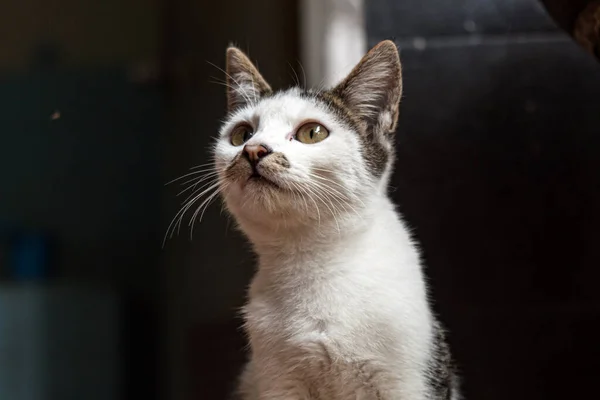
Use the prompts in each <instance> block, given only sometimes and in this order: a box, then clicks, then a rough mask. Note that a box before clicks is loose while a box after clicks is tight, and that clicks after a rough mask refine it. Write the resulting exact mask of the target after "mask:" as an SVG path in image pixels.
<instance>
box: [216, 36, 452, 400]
mask: <svg viewBox="0 0 600 400" xmlns="http://www.w3.org/2000/svg"><path fill="white" fill-rule="evenodd" d="M226 86H227V104H228V116H227V119H226V121H225V122H224V124H223V126H222V129H221V131H220V135H219V137H218V139H217V142H216V144H215V147H214V166H215V172H216V174H217V175H218V184H219V188H220V192H221V196H222V198H223V200H224V204H225V206H226V208H227V210H228V211H229V212H230V213H231V215H233V217H234V220H235V221H236V223H237V226H238V227H239V229H240V230H241V231H242V232H243V233H244V234H245V236H246V237H247V238H248V240H249V241H250V243H251V244H252V246H253V249H254V251H255V253H256V254H257V256H258V269H257V271H256V274H255V276H254V278H253V279H252V282H251V285H250V287H249V289H248V302H247V304H246V305H245V306H244V308H243V316H244V321H245V322H244V328H245V330H246V333H247V335H248V339H249V344H250V346H249V347H250V360H249V362H248V364H247V365H246V366H245V368H244V370H243V372H242V374H241V377H240V380H239V387H238V389H237V391H236V393H235V398H237V399H240V400H288V399H289V400H349V399H364V400H371V399H373V400H375V399H379V400H391V399H394V400H421V399H434V400H442V399H443V400H458V399H459V397H460V394H459V387H458V386H459V385H458V379H457V374H456V372H455V369H454V367H453V365H454V364H453V362H452V358H451V356H450V352H449V349H448V346H447V344H446V341H445V338H444V331H443V329H442V327H441V325H440V324H439V323H438V322H437V320H436V318H435V317H434V315H433V313H432V311H431V309H430V305H429V302H428V298H427V287H426V284H425V281H424V277H423V273H422V267H421V261H420V256H419V253H418V250H417V247H416V245H415V243H414V242H413V240H412V239H411V236H410V235H409V232H408V230H407V228H406V227H405V225H404V223H403V221H402V219H401V217H400V216H399V214H398V212H397V211H396V209H395V206H394V205H393V203H392V201H391V200H390V198H389V197H388V194H387V187H388V181H389V179H390V174H391V173H392V166H393V161H394V134H395V133H394V132H395V129H396V122H397V119H398V110H399V104H400V98H401V95H402V70H401V64H400V59H399V54H398V49H397V47H396V45H395V44H394V43H393V42H391V41H383V42H381V43H379V44H378V45H377V46H375V47H374V48H372V49H371V50H370V51H369V52H368V53H367V54H366V55H365V56H364V57H363V59H362V60H361V61H360V62H359V63H358V64H357V65H356V67H355V68H354V69H353V70H352V71H351V72H350V73H349V75H348V76H347V77H346V78H345V79H344V80H342V82H341V83H339V84H338V85H337V86H335V87H334V88H332V89H329V90H304V89H301V88H299V87H294V88H291V89H288V90H284V91H279V92H275V91H273V90H272V89H271V87H270V86H269V84H268V83H267V82H266V81H265V80H264V78H263V77H262V76H261V74H260V73H259V72H258V70H257V69H256V67H255V66H254V65H253V64H252V62H251V61H250V60H249V59H248V57H247V56H246V55H245V54H244V53H243V52H242V51H241V50H239V49H238V48H236V47H234V46H230V47H229V48H228V49H227V53H226Z"/></svg>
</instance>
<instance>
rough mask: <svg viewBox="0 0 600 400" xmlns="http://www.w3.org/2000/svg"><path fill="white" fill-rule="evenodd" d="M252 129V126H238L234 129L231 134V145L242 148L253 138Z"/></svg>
mask: <svg viewBox="0 0 600 400" xmlns="http://www.w3.org/2000/svg"><path fill="white" fill-rule="evenodd" d="M253 133H254V132H253V131H252V127H251V126H250V125H246V124H243V125H238V126H236V127H235V128H233V131H232V132H231V144H232V145H234V146H241V145H243V144H244V143H246V142H247V141H248V139H250V138H251V137H252V134H253Z"/></svg>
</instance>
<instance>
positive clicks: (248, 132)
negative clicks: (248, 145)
mask: <svg viewBox="0 0 600 400" xmlns="http://www.w3.org/2000/svg"><path fill="white" fill-rule="evenodd" d="M250 136H252V132H250V131H249V130H247V129H246V130H245V131H244V142H247V141H248V139H250Z"/></svg>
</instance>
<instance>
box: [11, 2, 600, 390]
mask: <svg viewBox="0 0 600 400" xmlns="http://www.w3.org/2000/svg"><path fill="white" fill-rule="evenodd" d="M311 1H312V0H308V1H300V0H298V1H278V0H262V1H254V2H249V1H242V0H221V1H200V0H195V1H189V0H169V1H159V0H150V1H141V0H119V1H117V0H105V1H104V2H97V4H96V3H94V2H91V1H79V2H78V1H73V0H51V1H41V0H22V1H21V2H17V1H10V2H3V3H2V5H3V12H2V13H1V15H0V138H1V140H0V399H2V400H59V399H60V400H64V399H77V400H79V399H86V400H96V399H97V400H113V399H114V400H116V399H137V398H144V399H146V400H151V399H169V400H188V399H189V400H191V399H225V398H226V395H227V394H228V392H229V391H230V390H231V389H232V387H233V386H232V385H233V381H234V379H235V377H236V375H237V373H238V371H239V368H240V365H241V363H242V361H243V360H244V346H245V342H244V338H243V334H242V333H241V332H240V329H239V325H240V322H241V321H240V320H239V319H238V316H237V309H238V307H239V306H241V305H242V304H243V301H244V291H245V286H246V284H247V282H248V280H249V279H250V277H251V275H252V270H253V256H252V255H251V253H250V252H249V249H248V246H247V245H246V244H245V242H244V241H243V239H242V238H241V236H240V235H239V234H238V233H237V232H235V230H234V229H233V228H232V224H231V222H229V221H228V218H227V217H226V216H225V215H221V213H220V211H221V210H220V207H219V205H218V204H215V205H213V206H211V207H210V208H209V210H208V211H207V213H206V214H205V216H204V220H203V221H202V223H201V224H196V229H195V231H194V235H193V239H192V240H190V237H189V236H190V235H189V230H187V229H185V227H186V226H187V224H185V225H184V229H182V231H181V232H182V233H181V234H180V235H179V236H175V237H174V238H173V239H171V240H169V241H167V243H166V245H165V247H164V248H162V239H163V235H164V234H165V232H166V230H167V226H168V225H169V222H170V220H171V218H172V217H173V216H174V215H175V214H176V212H177V211H178V210H179V207H180V201H181V200H182V199H181V198H177V197H176V194H177V192H179V190H180V188H179V187H178V185H177V184H175V185H170V186H165V185H164V184H165V183H166V182H168V181H169V180H171V179H173V178H176V177H178V176H180V175H183V174H185V173H186V171H188V169H189V168H190V167H192V166H194V165H198V164H203V163H206V162H208V160H209V159H208V146H209V144H210V140H211V138H212V137H214V136H215V135H216V133H217V131H218V128H219V120H220V119H221V118H223V116H224V114H225V107H224V106H225V94H224V88H223V87H222V86H220V85H218V84H215V83H212V81H214V80H222V79H223V73H222V72H221V71H219V70H218V68H217V67H216V66H218V67H221V68H222V67H224V65H223V61H224V50H225V48H226V46H227V44H228V43H230V42H234V43H236V44H238V45H239V46H240V47H241V48H242V49H244V50H246V51H247V52H248V53H249V54H250V56H251V58H252V59H253V60H256V61H257V63H258V66H259V68H260V70H261V72H262V73H263V75H264V76H265V77H266V78H267V80H269V81H270V82H271V83H272V85H273V86H275V87H278V88H281V87H286V86H288V85H290V84H292V83H293V81H294V80H295V74H294V72H293V71H292V69H294V70H295V71H296V73H298V74H299V75H301V74H302V73H301V71H302V68H301V67H300V63H302V64H307V63H310V62H311V60H307V59H306V54H309V53H310V52H308V53H307V52H303V51H302V49H305V48H306V46H307V43H306V42H303V40H304V39H303V38H305V37H306V29H308V30H311V29H313V25H311V24H314V30H315V31H318V30H320V29H322V28H323V26H322V25H323V24H324V22H323V20H322V19H320V20H315V21H312V20H311V19H310V15H309V17H308V18H307V14H306V13H303V12H302V7H305V6H306V3H310V2H311ZM328 1H329V0H328ZM330 2H332V3H340V2H343V0H331V1H330ZM350 3H353V4H358V3H361V2H360V1H359V2H357V1H356V0H352V1H351V2H350ZM550 3H552V4H550V5H549V6H548V8H547V9H548V10H551V11H552V12H553V14H552V16H550V15H548V13H547V11H546V10H547V9H546V8H545V7H544V6H543V5H542V3H540V2H539V1H537V0H460V1H459V0H369V1H364V2H363V6H362V7H363V13H362V15H363V20H362V21H363V26H364V27H365V28H366V29H365V40H366V44H367V45H368V46H372V45H374V44H376V43H377V42H378V41H379V40H382V39H387V38H394V39H395V40H396V42H397V43H398V45H399V47H400V49H401V57H402V60H403V64H404V79H405V92H404V99H403V106H402V112H401V118H400V123H399V129H398V161H397V166H396V172H395V175H394V178H393V188H392V195H393V198H394V200H395V201H396V202H397V203H398V204H399V206H400V209H401V211H402V212H403V215H404V217H405V219H406V221H407V222H408V224H409V225H410V226H411V227H412V228H413V230H414V234H415V236H416V238H417V239H418V240H419V241H420V243H421V246H422V250H423V253H424V259H425V261H426V263H427V273H428V275H429V277H430V281H431V286H432V291H433V297H434V298H435V300H436V304H435V307H436V310H437V311H438V312H439V313H440V316H441V319H442V320H443V321H444V322H445V324H446V325H447V326H448V328H449V329H450V339H451V342H452V345H453V348H454V352H455V354H456V357H457V359H458V361H459V364H460V366H461V369H462V372H463V376H464V389H465V394H466V396H467V398H468V399H488V400H494V399H498V400H500V399H502V400H504V399H507V398H510V399H515V400H517V399H523V400H525V399H528V400H531V399H570V398H590V396H591V398H594V397H596V396H597V394H596V391H597V389H596V388H597V385H596V379H597V377H598V375H599V374H600V345H599V344H598V342H597V332H598V331H599V329H600V292H599V290H598V288H597V286H598V281H600V250H599V247H598V246H597V243H598V242H599V241H600V161H599V156H600V63H598V61H597V60H596V59H595V58H594V57H593V55H592V54H590V53H589V52H586V51H585V50H584V49H583V48H582V47H580V46H579V45H578V44H577V43H576V42H575V41H574V40H573V39H572V38H571V36H570V35H569V34H568V33H567V32H569V33H570V32H571V31H572V29H573V23H572V21H571V20H570V19H569V18H570V17H568V18H567V17H564V16H565V15H566V14H568V15H571V17H572V16H576V15H577V13H576V12H574V11H569V12H567V13H566V14H565V13H564V12H563V13H562V14H561V10H563V11H564V10H566V9H567V8H568V7H567V6H561V4H559V3H560V2H559V1H558V0H556V1H550ZM564 3H565V4H571V5H572V4H575V3H577V4H580V3H582V2H581V1H577V2H569V1H565V2H564ZM555 10H558V14H554V11H555ZM578 10H579V9H578ZM579 11H580V10H579ZM569 13H570V14H569ZM599 15H600V14H599ZM563 17H564V18H566V19H564V18H563ZM301 18H304V20H302V21H301ZM555 21H558V23H556V22H555ZM325 24H326V21H325ZM558 26H560V28H559V27H558ZM303 29H304V30H303ZM563 29H564V30H563ZM565 30H566V31H565ZM303 32H304V33H303ZM303 57H304V59H303ZM356 61H358V60H356ZM211 63H212V64H215V65H216V66H213V65H211ZM309 75H310V71H309ZM309 80H313V81H314V80H316V81H319V80H320V79H319V77H318V76H314V75H313V76H309ZM186 222H187V221H186Z"/></svg>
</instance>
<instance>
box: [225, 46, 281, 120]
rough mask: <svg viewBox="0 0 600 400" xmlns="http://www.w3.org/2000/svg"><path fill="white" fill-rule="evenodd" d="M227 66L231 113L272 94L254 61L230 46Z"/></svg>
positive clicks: (228, 104) (228, 98)
mask: <svg viewBox="0 0 600 400" xmlns="http://www.w3.org/2000/svg"><path fill="white" fill-rule="evenodd" d="M225 64H226V72H227V76H226V82H227V108H228V110H229V112H232V111H235V110H237V109H238V108H240V107H243V106H245V105H246V104H248V103H253V102H256V101H257V100H258V99H260V98H261V97H262V96H265V95H267V94H270V93H272V90H271V87H270V86H269V84H268V83H267V82H266V81H265V80H264V78H263V77H262V76H261V75H260V73H259V72H258V70H257V69H256V67H255V66H254V64H252V61H250V59H249V58H248V57H247V56H246V55H245V54H244V53H243V52H242V51H241V50H240V49H238V48H237V47H233V46H230V47H229V48H228V49H227V55H226V61H225Z"/></svg>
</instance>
